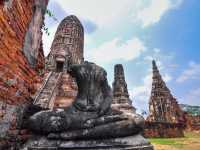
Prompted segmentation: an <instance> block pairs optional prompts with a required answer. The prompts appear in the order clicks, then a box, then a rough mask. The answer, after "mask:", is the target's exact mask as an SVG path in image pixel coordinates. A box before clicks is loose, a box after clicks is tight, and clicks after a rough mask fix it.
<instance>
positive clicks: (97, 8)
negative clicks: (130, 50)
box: [56, 0, 141, 26]
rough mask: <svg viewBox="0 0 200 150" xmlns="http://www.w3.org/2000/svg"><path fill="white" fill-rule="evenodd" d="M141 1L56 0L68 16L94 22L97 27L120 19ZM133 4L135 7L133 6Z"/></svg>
mask: <svg viewBox="0 0 200 150" xmlns="http://www.w3.org/2000/svg"><path fill="white" fill-rule="evenodd" d="M139 1H141V0H123V2H116V0H100V1H97V0H84V1H83V0H67V1H63V0H56V2H57V3H59V4H60V6H61V7H63V9H64V10H66V11H67V13H69V14H76V15H77V16H78V17H81V18H86V19H89V20H91V21H94V22H95V23H96V24H98V25H100V26H101V25H109V23H110V22H113V21H116V20H120V19H122V17H123V15H124V16H125V15H127V14H128V12H129V10H130V9H129V8H130V7H131V8H132V7H134V8H135V7H136V6H137V5H138V4H137V3H139ZM134 3H135V5H134Z"/></svg>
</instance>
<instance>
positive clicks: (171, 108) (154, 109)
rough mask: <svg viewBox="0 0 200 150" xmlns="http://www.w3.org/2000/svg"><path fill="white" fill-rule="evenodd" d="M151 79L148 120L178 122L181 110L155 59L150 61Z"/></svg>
mask: <svg viewBox="0 0 200 150" xmlns="http://www.w3.org/2000/svg"><path fill="white" fill-rule="evenodd" d="M152 66H153V67H152V69H153V80H152V89H151V97H150V102H149V111H150V115H149V117H148V120H149V121H154V122H171V123H179V121H180V120H181V119H182V118H181V117H182V111H181V109H180V108H179V105H178V103H177V101H176V99H175V98H174V97H173V96H172V94H171V92H170V90H169V89H168V87H167V86H166V84H165V82H164V80H163V79H162V76H161V75H160V72H159V70H158V67H157V65H156V62H155V60H153V61H152Z"/></svg>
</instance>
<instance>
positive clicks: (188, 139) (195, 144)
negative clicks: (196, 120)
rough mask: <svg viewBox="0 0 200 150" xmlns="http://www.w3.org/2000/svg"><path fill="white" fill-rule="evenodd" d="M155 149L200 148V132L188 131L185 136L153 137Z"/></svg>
mask: <svg viewBox="0 0 200 150" xmlns="http://www.w3.org/2000/svg"><path fill="white" fill-rule="evenodd" d="M150 141H151V143H152V144H153V145H154V148H155V150H200V133H195V132H186V133H185V137H184V138H164V139H161V138H152V139H150Z"/></svg>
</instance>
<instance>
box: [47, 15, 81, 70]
mask: <svg viewBox="0 0 200 150" xmlns="http://www.w3.org/2000/svg"><path fill="white" fill-rule="evenodd" d="M83 48H84V29H83V26H82V24H81V22H80V21H79V20H78V18H77V17H76V16H74V15H70V16H67V17H66V18H65V19H63V20H62V22H61V23H60V24H59V26H58V28H57V31H56V34H55V37H54V40H53V43H52V46H51V51H50V53H49V55H48V57H47V61H46V64H47V65H46V67H47V69H48V70H55V69H57V70H62V69H63V70H64V71H65V70H67V67H68V66H69V65H70V64H80V63H82V62H83V60H84V58H83Z"/></svg>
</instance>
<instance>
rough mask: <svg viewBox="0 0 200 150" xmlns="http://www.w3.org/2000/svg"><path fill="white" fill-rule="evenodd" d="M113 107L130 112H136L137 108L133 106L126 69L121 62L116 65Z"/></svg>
mask: <svg viewBox="0 0 200 150" xmlns="http://www.w3.org/2000/svg"><path fill="white" fill-rule="evenodd" d="M112 108H113V109H118V110H121V111H124V112H129V113H135V112H136V109H135V108H134V107H133V106H132V101H131V100H130V98H129V93H128V89H127V84H126V81H125V76H124V69H123V66H122V65H121V64H117V65H115V67H114V82H113V102H112Z"/></svg>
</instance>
